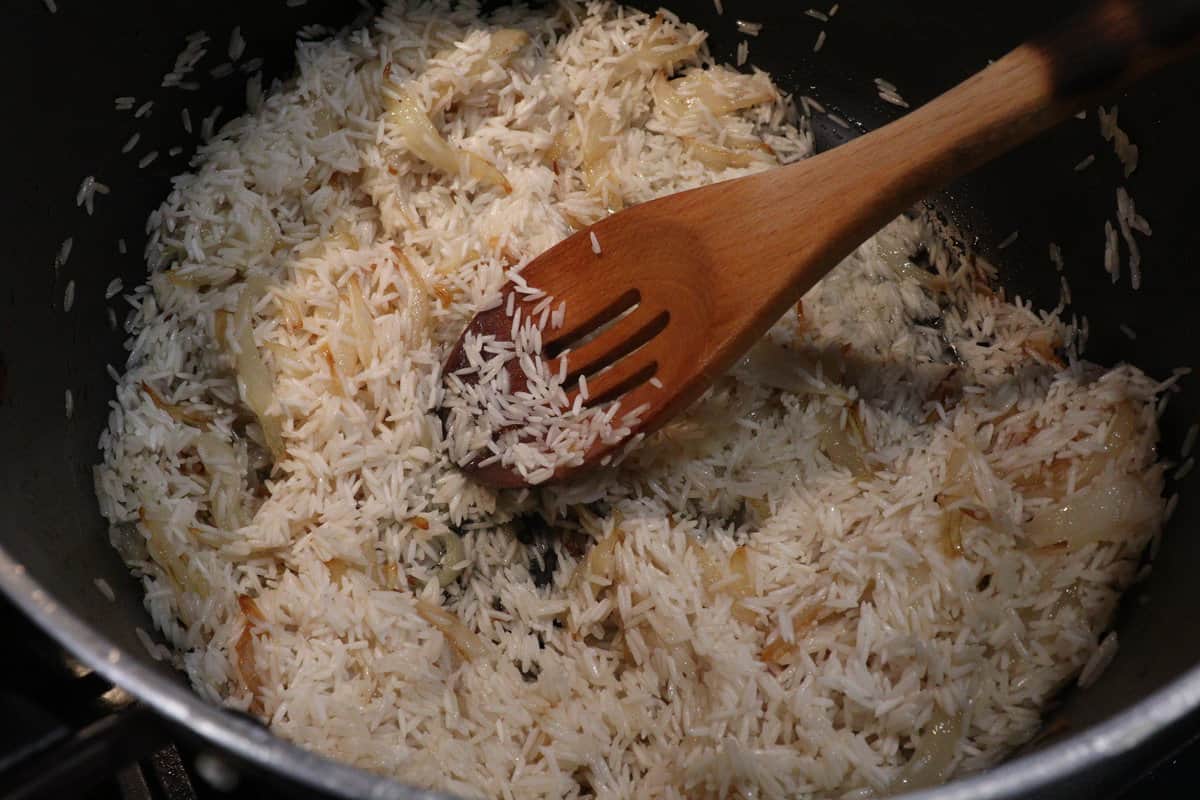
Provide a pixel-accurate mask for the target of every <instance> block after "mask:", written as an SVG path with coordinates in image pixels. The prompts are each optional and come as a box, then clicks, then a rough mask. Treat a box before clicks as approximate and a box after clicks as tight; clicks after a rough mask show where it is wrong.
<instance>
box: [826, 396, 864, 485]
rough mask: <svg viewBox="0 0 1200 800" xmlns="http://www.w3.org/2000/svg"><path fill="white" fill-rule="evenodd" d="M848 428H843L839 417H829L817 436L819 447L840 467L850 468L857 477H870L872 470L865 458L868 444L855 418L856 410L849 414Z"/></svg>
mask: <svg viewBox="0 0 1200 800" xmlns="http://www.w3.org/2000/svg"><path fill="white" fill-rule="evenodd" d="M847 422H848V425H847V428H848V430H843V429H842V427H841V425H840V424H839V420H838V418H837V417H828V418H826V419H825V423H824V425H823V426H822V428H821V433H820V435H819V436H818V437H817V447H819V448H820V450H821V452H822V453H824V454H825V457H826V458H828V459H829V460H830V461H832V462H833V463H834V464H836V465H837V466H839V467H842V468H843V469H845V470H848V471H849V472H850V474H851V475H853V476H854V477H856V478H868V477H870V476H871V474H872V471H871V468H870V467H869V466H867V462H866V459H865V457H864V456H865V455H866V444H865V441H864V438H863V436H862V429H861V426H858V425H857V420H855V419H854V412H853V410H851V411H850V412H849V413H848V414H847Z"/></svg>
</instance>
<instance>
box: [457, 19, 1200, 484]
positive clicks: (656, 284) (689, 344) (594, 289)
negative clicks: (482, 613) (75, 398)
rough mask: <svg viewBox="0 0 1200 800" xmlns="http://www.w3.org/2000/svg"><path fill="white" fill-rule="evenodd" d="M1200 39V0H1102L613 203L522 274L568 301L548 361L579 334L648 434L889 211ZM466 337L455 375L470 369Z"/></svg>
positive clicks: (509, 474) (562, 474)
mask: <svg viewBox="0 0 1200 800" xmlns="http://www.w3.org/2000/svg"><path fill="white" fill-rule="evenodd" d="M1198 32H1200V0H1106V1H1104V2H1099V3H1097V4H1095V5H1092V6H1091V7H1089V8H1088V9H1086V10H1085V11H1083V12H1081V13H1080V14H1078V15H1077V16H1075V17H1073V18H1071V19H1070V20H1069V21H1068V22H1067V23H1066V24H1065V25H1064V26H1063V27H1062V28H1061V29H1059V30H1058V31H1057V32H1056V33H1053V34H1051V35H1048V36H1045V37H1042V38H1040V39H1037V40H1034V41H1032V42H1029V43H1026V44H1024V45H1022V46H1020V47H1018V48H1017V49H1016V50H1013V51H1012V52H1011V53H1009V54H1008V55H1006V56H1004V57H1003V58H1002V59H1000V60H999V61H996V62H994V63H993V64H991V65H990V66H988V67H987V68H986V69H984V70H983V71H981V72H979V73H977V74H975V75H973V76H972V77H970V78H968V79H967V80H966V81H964V82H963V83H961V84H959V85H958V86H956V87H954V88H953V89H951V90H950V91H948V92H946V93H945V94H943V95H941V96H940V97H938V98H936V99H935V100H933V101H932V102H930V103H929V104H927V105H925V106H923V107H921V108H919V109H917V110H915V111H913V112H912V113H910V114H908V115H907V116H905V117H903V118H901V119H899V120H897V121H895V122H893V123H891V124H889V125H887V126H885V127H883V128H880V129H878V130H876V131H874V132H872V133H869V134H867V135H865V136H862V137H860V138H858V139H855V140H854V141H851V142H849V143H847V144H844V145H842V146H841V147H838V148H836V149H835V150H831V151H829V152H826V153H824V154H822V155H819V156H816V157H814V158H809V159H805V160H803V161H800V162H797V163H795V164H792V165H790V166H786V167H781V168H778V169H773V170H770V171H767V172H763V173H760V174H757V175H754V176H751V177H747V178H740V179H737V180H731V181H726V182H723V183H717V184H713V185H710V186H705V187H702V188H699V189H693V190H691V191H687V192H681V193H679V194H675V195H670V196H668V197H663V198H660V199H658V200H654V201H651V202H648V203H643V204H641V205H638V206H634V207H632V208H629V209H627V210H625V211H621V212H619V213H617V214H613V215H612V216H610V217H608V218H606V219H603V220H601V221H600V222H598V223H596V224H595V225H593V226H592V227H591V228H589V229H587V230H584V231H581V232H579V233H576V234H575V235H573V236H571V237H570V238H568V239H566V240H564V241H562V242H560V243H559V244H558V245H556V246H554V247H552V248H551V249H550V250H548V251H546V252H545V253H543V254H542V255H540V256H538V257H537V258H536V259H534V260H533V261H532V262H531V263H530V264H529V265H528V266H526V267H525V269H524V270H523V271H522V276H523V278H524V279H525V281H526V282H527V283H528V284H529V285H530V286H533V287H536V288H538V289H541V290H543V291H545V292H546V293H548V294H550V295H553V297H554V298H555V303H556V305H557V303H558V302H559V301H561V300H565V301H566V314H565V323H564V324H563V325H562V326H561V327H559V328H558V329H556V330H550V329H547V330H546V331H544V332H543V339H544V342H545V351H544V352H543V357H545V358H546V359H548V360H553V359H554V358H556V357H557V356H558V354H559V353H561V352H562V351H563V350H564V348H566V347H568V346H571V345H572V343H575V342H582V344H580V345H579V346H578V347H575V348H574V349H572V350H571V352H570V353H569V356H568V364H569V367H570V372H571V374H572V375H573V376H574V375H580V374H582V375H585V376H587V381H588V383H589V397H590V399H589V400H588V403H587V405H598V404H601V403H606V402H610V401H613V400H618V399H619V400H620V402H621V407H622V409H625V410H631V409H634V408H637V407H639V406H641V405H643V404H648V408H649V410H648V411H647V412H645V413H643V414H642V415H641V417H640V421H639V423H638V424H637V425H635V426H634V428H633V430H632V433H631V435H634V434H637V433H639V432H645V433H648V432H650V431H653V430H655V429H656V428H658V427H660V426H662V425H663V424H664V423H665V422H667V421H668V420H670V419H671V417H673V416H674V415H675V414H677V413H679V412H680V411H682V410H683V409H684V408H686V407H687V406H688V404H690V403H691V402H692V401H693V400H695V399H696V398H697V397H699V396H700V395H701V394H702V393H703V392H704V390H705V389H706V388H707V387H708V386H709V385H710V384H711V383H712V381H713V380H714V379H715V378H717V377H718V376H720V375H721V374H722V373H723V372H724V371H725V370H726V369H727V368H728V367H729V366H730V365H732V364H733V363H734V361H736V360H737V358H738V357H739V356H741V355H742V354H743V353H744V352H745V351H746V350H747V349H748V348H749V347H750V346H751V345H752V344H754V342H755V341H757V340H758V339H759V338H760V337H762V336H763V334H764V333H766V331H767V329H768V328H770V327H771V325H772V324H773V323H774V322H775V321H776V320H778V319H779V318H780V316H781V315H782V314H784V313H785V312H786V311H787V309H788V308H790V307H791V306H792V305H793V304H794V303H795V302H796V301H797V300H798V299H799V298H800V296H801V295H803V294H804V292H805V291H807V290H808V289H809V288H811V287H812V286H813V285H814V284H815V283H816V282H817V281H818V280H820V279H821V277H822V276H823V275H825V273H826V272H828V271H829V270H830V269H831V268H833V267H834V266H835V265H836V264H837V263H838V262H839V261H840V260H841V259H843V258H844V257H845V256H846V255H848V254H849V253H851V252H852V251H853V250H854V248H855V247H857V246H858V245H859V244H860V243H861V242H863V241H864V240H865V239H867V238H868V237H869V236H871V235H872V234H873V233H875V232H876V231H877V230H879V229H880V228H881V227H882V226H884V225H885V224H887V223H888V222H889V221H890V220H892V219H893V218H895V217H896V216H897V215H899V214H900V213H902V212H904V211H905V210H906V209H908V208H910V207H911V206H912V205H913V204H914V203H915V202H917V201H918V200H920V199H921V198H923V197H925V196H927V195H928V194H930V193H931V192H933V191H934V190H936V189H938V188H940V187H942V186H944V185H946V184H948V183H950V182H951V181H953V180H954V179H955V178H958V177H960V176H962V175H964V174H965V173H967V172H970V171H971V170H973V169H975V168H976V167H978V166H980V165H981V164H983V163H985V162H987V161H989V160H991V159H992V158H994V157H996V156H998V155H1000V154H1002V153H1004V152H1007V151H1008V150H1011V149H1012V148H1014V147H1016V146H1017V145H1019V144H1021V143H1022V142H1025V141H1026V140H1028V139H1030V138H1031V137H1033V136H1035V135H1036V134H1038V133H1040V132H1042V131H1044V130H1046V129H1047V128H1049V127H1051V126H1053V125H1055V124H1056V123H1058V122H1059V121H1061V120H1063V119H1065V118H1066V117H1068V116H1069V115H1070V114H1072V113H1073V112H1075V111H1077V110H1078V109H1079V108H1081V107H1083V106H1084V105H1085V104H1088V103H1090V102H1091V101H1094V100H1095V99H1097V98H1098V97H1100V96H1103V95H1104V94H1106V93H1108V92H1111V91H1113V90H1114V89H1117V88H1120V87H1122V86H1125V85H1127V84H1129V83H1131V82H1133V81H1135V80H1137V79H1138V78H1140V77H1142V76H1144V75H1146V74H1148V73H1150V72H1152V71H1154V70H1155V69H1157V68H1159V67H1161V66H1163V65H1165V64H1167V63H1170V62H1172V61H1176V60H1180V59H1182V58H1184V57H1185V56H1187V55H1190V54H1191V53H1193V52H1194V51H1195V50H1196V49H1197V48H1196V45H1197V43H1198V39H1200V37H1198V36H1197V33H1198ZM1036 201H1037V200H1036V195H1034V196H1033V202H1036ZM593 236H594V237H595V241H596V242H598V243H599V247H600V252H599V253H597V252H595V248H594V246H593V238H592V237H593ZM511 288H512V287H511V285H510V286H508V287H505V289H504V293H505V294H506V295H507V293H508V291H509V290H510V289H511ZM631 309H632V310H631ZM526 311H528V309H526ZM622 315H623V316H622ZM614 320H616V322H615V323H614V322H613V321H614ZM605 325H609V327H608V328H607V329H604V330H600V329H601V328H603V327H604V326H605ZM510 330H511V319H510V318H509V316H508V315H507V314H506V313H505V308H504V307H503V306H501V307H499V308H495V309H492V310H490V311H486V312H483V313H481V314H479V315H478V316H476V317H475V318H474V319H473V320H472V321H471V323H470V325H469V326H468V328H467V332H474V333H477V334H483V333H490V334H493V335H496V336H497V337H501V338H508V336H509V335H510V334H509V331H510ZM598 330H600V332H599V334H598V335H596V334H595V332H596V331H598ZM467 332H464V334H463V336H464V338H465V337H466V335H467ZM589 335H592V338H590V339H589V338H588V337H589ZM462 344H463V340H462V339H460V341H459V343H458V346H456V347H455V348H454V349H453V351H452V352H451V353H450V356H449V357H448V359H447V361H446V364H445V366H444V367H443V374H448V373H449V372H452V371H454V370H457V369H460V368H461V367H463V366H465V364H466V360H465V356H464V353H463V349H462ZM651 378H657V379H658V380H657V381H654V382H653V383H652V382H651ZM659 383H661V386H659V385H658V384H659ZM515 388H516V387H514V389H515ZM619 446H620V445H619V443H618V444H597V445H596V446H595V447H594V448H593V449H592V450H591V451H589V453H588V454H587V458H586V461H585V463H584V464H583V465H581V466H578V467H572V468H561V469H559V470H558V471H557V472H556V473H555V476H554V478H553V480H561V479H564V478H567V477H568V476H569V475H571V474H572V473H574V472H577V471H579V470H581V469H585V468H587V467H588V466H590V465H592V464H594V463H596V462H597V461H599V460H601V459H602V458H603V457H604V456H605V455H607V454H609V453H610V452H612V451H613V450H614V449H615V448H617V447H619ZM466 469H467V471H468V472H470V473H472V475H473V477H474V478H475V479H476V480H479V481H481V482H483V483H486V484H490V485H492V486H497V487H517V486H523V485H525V481H524V479H523V478H522V477H521V476H520V475H518V474H517V473H516V472H514V471H512V470H510V469H508V468H506V467H503V466H501V465H500V464H498V463H495V464H491V465H488V466H485V467H482V468H480V467H479V466H478V464H477V463H476V464H473V465H468V467H467V468H466Z"/></svg>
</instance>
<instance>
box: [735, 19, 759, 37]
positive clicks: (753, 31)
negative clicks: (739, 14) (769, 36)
mask: <svg viewBox="0 0 1200 800" xmlns="http://www.w3.org/2000/svg"><path fill="white" fill-rule="evenodd" d="M737 29H738V33H742V34H745V35H746V36H758V35H759V34H760V33H762V29H763V26H762V23H761V22H747V21H746V20H744V19H739V20H738V21H737Z"/></svg>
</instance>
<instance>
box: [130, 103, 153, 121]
mask: <svg viewBox="0 0 1200 800" xmlns="http://www.w3.org/2000/svg"><path fill="white" fill-rule="evenodd" d="M153 110H154V101H153V100H147V101H146V102H144V103H142V104H141V105H140V106H138V108H137V111H134V112H133V118H134V119H141V118H142V117H147V116H149V115H150V112H151V111H153Z"/></svg>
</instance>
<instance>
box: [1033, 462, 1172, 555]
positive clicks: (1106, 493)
mask: <svg viewBox="0 0 1200 800" xmlns="http://www.w3.org/2000/svg"><path fill="white" fill-rule="evenodd" d="M1157 506H1158V502H1157V498H1155V497H1154V495H1153V493H1152V492H1150V490H1148V489H1147V488H1146V486H1145V484H1143V483H1142V482H1141V481H1140V480H1138V479H1137V478H1135V477H1133V476H1132V475H1121V476H1118V477H1117V478H1116V479H1114V480H1111V481H1099V480H1098V481H1095V482H1093V483H1092V484H1090V485H1089V486H1088V487H1087V488H1085V489H1083V490H1082V491H1080V492H1078V493H1076V494H1075V495H1074V496H1073V497H1072V498H1071V500H1070V501H1069V502H1065V503H1060V504H1058V505H1054V506H1051V507H1049V508H1046V509H1043V510H1042V511H1040V512H1038V513H1037V514H1035V515H1034V517H1033V519H1032V520H1031V521H1030V522H1029V525H1028V526H1027V527H1026V529H1025V532H1026V535H1027V536H1028V537H1029V541H1030V542H1032V543H1033V544H1034V545H1035V546H1046V545H1053V544H1057V543H1059V542H1065V543H1066V545H1067V547H1068V548H1079V547H1082V546H1083V545H1085V544H1089V543H1091V542H1120V541H1123V540H1125V539H1128V538H1131V537H1134V536H1137V535H1139V534H1140V533H1141V529H1142V527H1143V526H1144V525H1145V523H1147V522H1149V521H1150V520H1151V519H1153V518H1154V516H1155V513H1156V510H1157Z"/></svg>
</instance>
